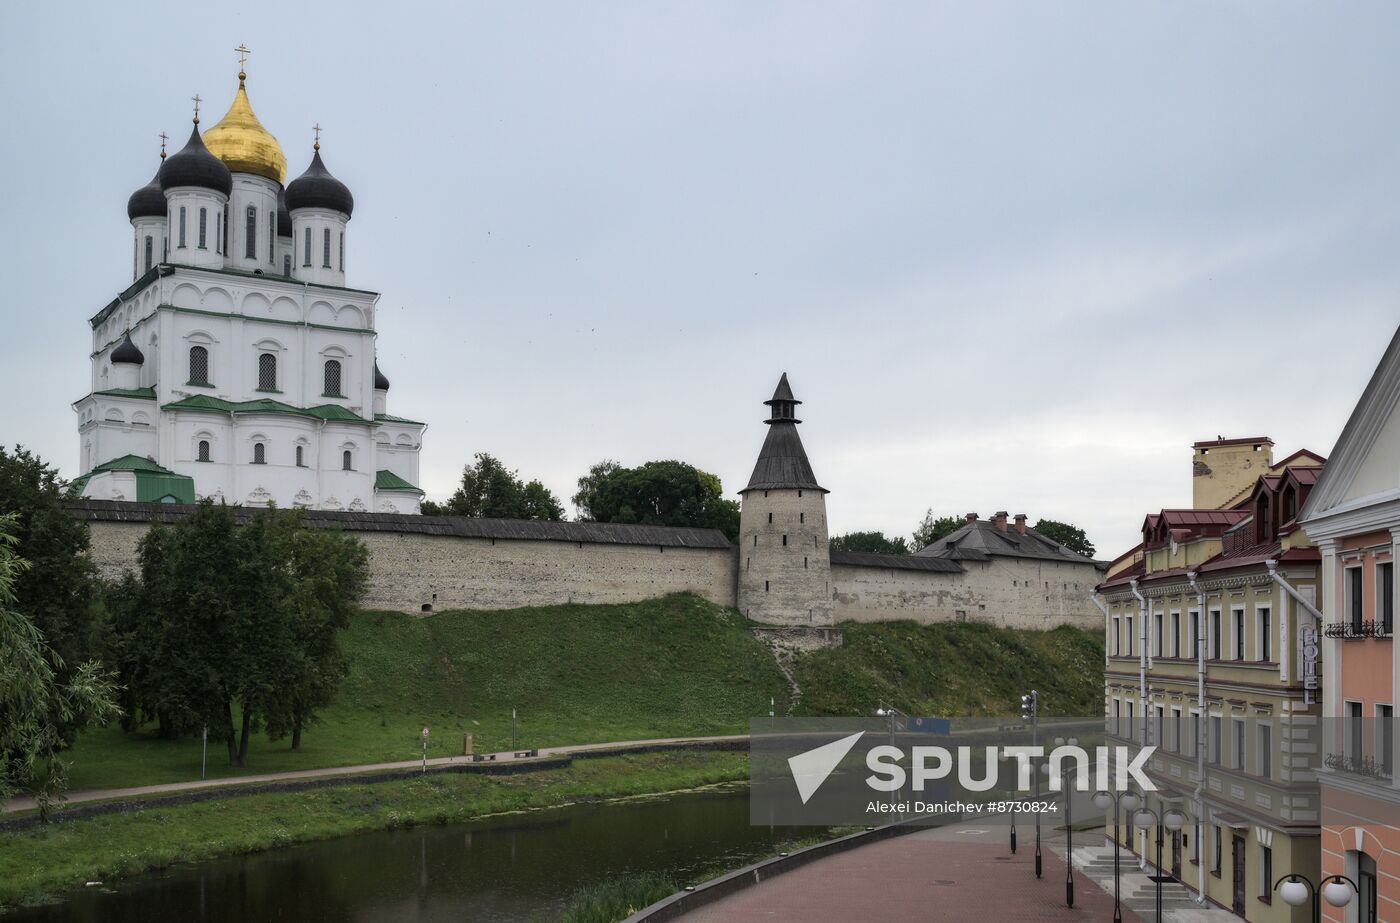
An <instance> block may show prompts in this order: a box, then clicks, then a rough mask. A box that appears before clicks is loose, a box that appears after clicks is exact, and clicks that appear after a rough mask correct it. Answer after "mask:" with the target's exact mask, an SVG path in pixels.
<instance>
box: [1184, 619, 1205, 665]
mask: <svg viewBox="0 0 1400 923" xmlns="http://www.w3.org/2000/svg"><path fill="white" fill-rule="evenodd" d="M1186 622H1187V624H1188V625H1190V626H1191V643H1190V644H1188V645H1187V646H1186V650H1187V651H1189V652H1190V654H1191V659H1192V660H1198V659H1200V656H1201V644H1202V643H1203V641H1204V640H1205V639H1204V638H1202V637H1201V610H1200V609H1188V610H1187V616H1186Z"/></svg>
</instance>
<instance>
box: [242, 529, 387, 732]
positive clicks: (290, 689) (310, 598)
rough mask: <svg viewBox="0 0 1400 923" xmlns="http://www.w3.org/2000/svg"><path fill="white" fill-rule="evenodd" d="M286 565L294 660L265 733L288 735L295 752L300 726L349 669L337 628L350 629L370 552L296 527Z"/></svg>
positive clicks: (336, 534)
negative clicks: (290, 583) (290, 574)
mask: <svg viewBox="0 0 1400 923" xmlns="http://www.w3.org/2000/svg"><path fill="white" fill-rule="evenodd" d="M291 566H292V571H293V581H294V582H293V586H294V591H293V592H294V599H293V604H292V616H291V618H292V621H291V626H290V627H291V632H292V636H293V637H294V638H296V639H298V641H299V644H298V651H297V653H298V658H297V659H298V662H297V664H296V669H294V670H293V671H291V672H290V673H288V674H287V675H286V676H285V677H284V678H283V679H284V683H283V687H284V688H282V689H281V690H279V694H278V695H277V696H276V697H275V698H274V699H273V700H272V701H270V702H269V703H267V705H266V706H265V708H266V713H267V717H266V724H267V732H268V736H269V737H271V738H272V739H273V740H280V739H281V738H282V737H283V736H285V735H286V734H288V733H290V734H291V736H292V749H293V750H300V749H301V732H302V729H303V728H304V727H305V726H306V725H307V724H309V723H311V722H312V721H314V720H315V716H316V711H317V710H318V709H320V708H323V707H325V706H326V705H329V704H330V702H331V699H332V698H333V697H334V695H335V691H336V689H338V688H339V686H340V682H341V681H342V680H343V679H344V678H345V676H346V674H347V673H349V671H350V662H349V658H347V657H346V655H345V652H344V651H343V650H341V647H340V631H341V629H343V628H348V627H349V625H350V614H351V612H352V611H353V608H354V607H353V605H352V604H353V602H354V600H356V599H358V598H359V597H360V596H361V595H363V593H364V589H365V584H366V582H367V580H368V576H369V552H368V551H367V550H366V549H365V546H364V545H363V544H361V543H360V542H358V541H356V540H355V539H354V538H352V537H350V536H348V535H346V534H345V533H343V532H341V531H339V530H330V529H306V528H301V529H298V530H297V531H296V532H295V534H294V535H293V536H292V555H291Z"/></svg>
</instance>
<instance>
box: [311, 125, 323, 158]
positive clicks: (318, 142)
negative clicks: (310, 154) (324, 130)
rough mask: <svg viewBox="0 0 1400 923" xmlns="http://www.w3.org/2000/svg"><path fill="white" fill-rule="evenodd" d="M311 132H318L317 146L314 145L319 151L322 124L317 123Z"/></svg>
mask: <svg viewBox="0 0 1400 923" xmlns="http://www.w3.org/2000/svg"><path fill="white" fill-rule="evenodd" d="M311 130H312V131H314V132H316V144H315V145H314V149H315V150H318V151H319V150H320V149H321V123H320V122H317V123H316V124H315V125H312V126H311Z"/></svg>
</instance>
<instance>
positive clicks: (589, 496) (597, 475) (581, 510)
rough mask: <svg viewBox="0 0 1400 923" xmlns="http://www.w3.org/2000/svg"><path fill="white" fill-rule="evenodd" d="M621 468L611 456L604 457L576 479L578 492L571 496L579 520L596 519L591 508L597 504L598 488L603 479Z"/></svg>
mask: <svg viewBox="0 0 1400 923" xmlns="http://www.w3.org/2000/svg"><path fill="white" fill-rule="evenodd" d="M621 470H622V465H621V464H620V463H619V462H615V461H613V460H612V459H611V458H605V459H603V460H602V461H600V462H598V463H597V464H596V465H594V466H593V467H592V468H589V469H588V473H587V474H585V475H584V476H583V477H581V478H579V479H578V493H576V494H574V496H573V498H572V500H573V504H574V515H575V516H577V517H578V518H579V519H580V520H595V521H596V518H595V517H594V515H593V508H594V507H595V506H598V504H599V501H598V489H599V487H600V486H601V485H602V483H603V482H604V481H606V480H607V479H608V478H609V477H611V476H612V475H613V474H615V473H616V472H618V471H621Z"/></svg>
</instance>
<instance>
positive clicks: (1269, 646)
mask: <svg viewBox="0 0 1400 923" xmlns="http://www.w3.org/2000/svg"><path fill="white" fill-rule="evenodd" d="M1265 612H1267V613H1269V626H1268V631H1265V630H1264V616H1263V613H1265ZM1276 622H1277V620H1276V619H1275V618H1274V604H1273V601H1272V600H1270V601H1269V602H1266V603H1255V604H1254V659H1255V660H1257V661H1259V662H1260V663H1273V655H1274V647H1275V644H1274V631H1275V629H1276V628H1277V624H1276Z"/></svg>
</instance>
